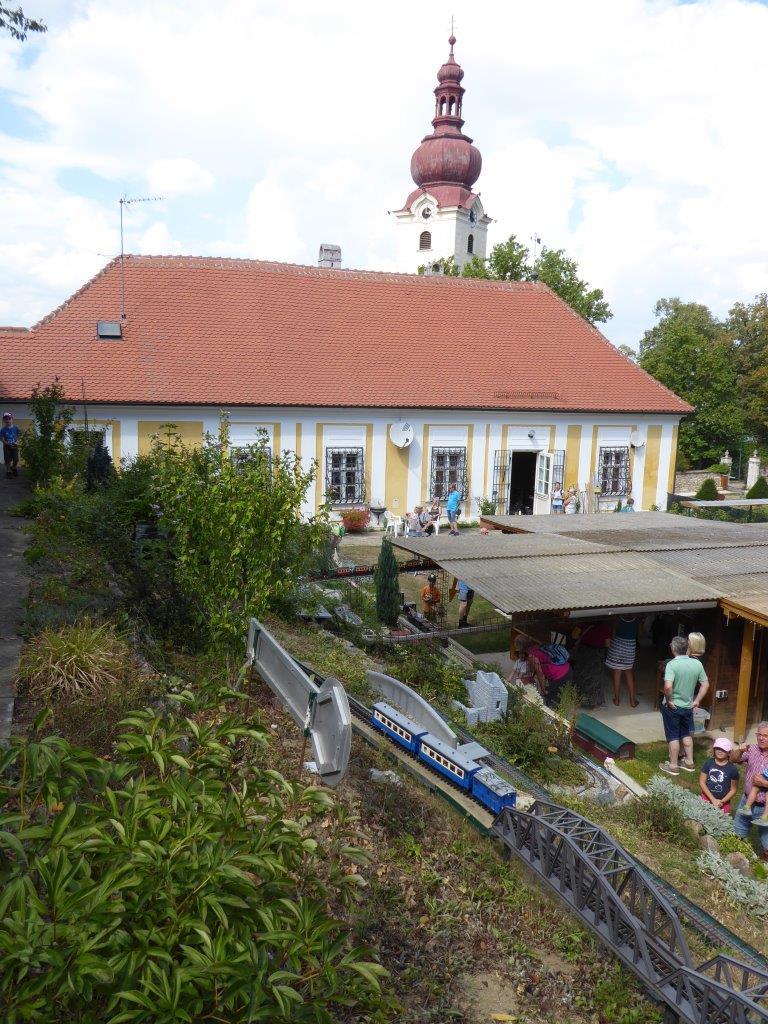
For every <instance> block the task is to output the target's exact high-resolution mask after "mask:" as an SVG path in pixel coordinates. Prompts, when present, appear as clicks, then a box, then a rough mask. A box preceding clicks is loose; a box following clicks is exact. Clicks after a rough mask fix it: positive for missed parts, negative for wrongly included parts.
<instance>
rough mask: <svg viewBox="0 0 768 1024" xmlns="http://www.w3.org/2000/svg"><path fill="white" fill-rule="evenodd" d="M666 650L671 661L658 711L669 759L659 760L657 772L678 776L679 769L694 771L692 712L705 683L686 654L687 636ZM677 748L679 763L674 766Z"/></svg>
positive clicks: (696, 663) (697, 664)
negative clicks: (658, 770)
mask: <svg viewBox="0 0 768 1024" xmlns="http://www.w3.org/2000/svg"><path fill="white" fill-rule="evenodd" d="M669 647H670V650H671V651H672V660H671V661H669V662H668V663H667V667H666V669H665V670H664V700H663V701H662V703H661V708H660V711H661V720H662V722H663V723H664V735H665V736H666V738H667V743H668V744H669V760H667V761H662V763H661V764H660V765H659V769H660V770H661V771H663V772H666V774H667V775H679V774H680V769H681V768H682V769H683V770H684V771H686V772H695V771H696V765H695V764H694V762H693V712H694V711H695V709H696V708H697V707H699V705H700V704H701V702H702V700H703V699H704V696H705V695H706V692H707V690H708V689H709V680H708V679H707V673H706V672H705V671H704V666H703V665H702V664H701V662H700V661H699V660H698V658H692V657H691V656H690V655H689V654H688V638H687V637H685V636H676V637H673V639H672V643H671V644H670V645H669ZM697 686H698V687H699V689H698V693H697V692H696V687H697ZM694 695H695V696H694ZM681 745H682V748H683V761H682V763H681V764H678V759H679V755H680V747H681Z"/></svg>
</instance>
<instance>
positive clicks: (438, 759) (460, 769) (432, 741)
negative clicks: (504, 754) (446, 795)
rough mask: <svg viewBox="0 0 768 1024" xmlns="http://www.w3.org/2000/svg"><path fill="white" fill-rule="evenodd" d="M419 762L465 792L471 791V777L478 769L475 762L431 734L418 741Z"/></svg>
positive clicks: (478, 766)
mask: <svg viewBox="0 0 768 1024" xmlns="http://www.w3.org/2000/svg"><path fill="white" fill-rule="evenodd" d="M419 760H420V761H423V762H424V763H425V764H428V765H429V766H430V768H434V770H435V771H436V772H439V773H440V774H441V775H444V776H445V778H446V779H449V780H450V781H451V782H452V783H453V784H454V786H458V787H459V789H464V790H466V791H467V792H470V791H471V789H472V777H473V775H474V774H475V772H476V771H478V770H479V768H480V765H479V764H478V763H477V761H473V760H472V759H471V758H469V757H466V756H465V755H464V754H462V753H461V751H458V750H454V749H453V747H449V746H448V744H447V743H443V741H442V740H439V739H438V738H437V736H433V735H432V734H431V733H427V734H426V735H425V736H422V737H421V740H420V741H419Z"/></svg>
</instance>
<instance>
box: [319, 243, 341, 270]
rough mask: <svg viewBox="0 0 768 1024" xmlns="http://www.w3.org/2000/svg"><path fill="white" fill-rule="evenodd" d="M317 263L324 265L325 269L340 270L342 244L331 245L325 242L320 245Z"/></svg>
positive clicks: (320, 265)
mask: <svg viewBox="0 0 768 1024" xmlns="http://www.w3.org/2000/svg"><path fill="white" fill-rule="evenodd" d="M317 265H318V267H323V268H324V269H325V270H340V269H341V246H340V245H329V244H328V243H327V242H323V244H322V245H321V246H320V255H319V256H318V258H317Z"/></svg>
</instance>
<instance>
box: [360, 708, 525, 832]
mask: <svg viewBox="0 0 768 1024" xmlns="http://www.w3.org/2000/svg"><path fill="white" fill-rule="evenodd" d="M371 725H372V726H373V727H374V729H378V730H379V732H383V733H384V734H385V735H386V736H388V737H389V738H390V739H391V740H392V741H393V742H394V743H396V744H397V745H398V746H399V747H403V748H404V749H405V750H407V751H408V752H409V753H410V754H413V756H414V757H416V758H418V759H419V761H423V762H424V764H426V765H429V767H430V768H431V769H433V771H436V772H437V773H438V774H439V775H442V776H444V778H446V779H448V781H449V782H451V783H453V785H454V786H456V787H457V788H458V789H461V790H463V791H464V792H465V793H468V794H469V795H470V796H472V797H474V798H475V800H477V801H478V802H479V803H481V804H482V805H483V807H485V808H486V809H487V810H489V811H491V812H492V813H493V814H499V812H500V811H501V809H502V808H503V807H514V806H515V803H516V801H517V793H516V791H515V790H514V789H513V788H512V786H510V785H509V783H508V782H505V781H504V779H502V778H501V776H500V775H497V774H496V772H495V771H494V770H493V769H492V768H488V767H486V766H485V765H482V764H479V763H478V762H477V761H474V760H473V759H472V758H470V757H467V756H466V755H465V754H462V752H461V749H458V750H454V749H453V747H449V746H448V744H447V743H444V742H443V741H442V740H440V739H438V738H437V736H433V735H432V734H431V733H429V732H427V730H426V729H424V728H423V726H420V725H419V724H418V723H417V722H414V721H413V720H412V719H410V718H408V717H407V716H406V715H404V714H402V713H401V712H400V711H398V710H397V709H396V708H393V707H392V706H391V704H386V703H385V702H384V701H380V702H379V703H378V704H374V705H373V710H372V712H371Z"/></svg>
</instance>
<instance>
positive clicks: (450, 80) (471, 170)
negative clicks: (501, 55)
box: [411, 36, 483, 190]
mask: <svg viewBox="0 0 768 1024" xmlns="http://www.w3.org/2000/svg"><path fill="white" fill-rule="evenodd" d="M448 42H449V44H450V47H451V52H450V53H449V55H448V60H447V61H446V62H445V64H443V65H442V67H441V68H440V70H439V71H438V72H437V80H438V85H437V88H436V89H435V116H434V118H433V119H432V127H433V128H434V131H433V132H432V134H431V135H427V136H425V137H424V138H423V139H422V141H421V145H420V146H419V148H418V149H417V150H416V152H415V153H414V154H413V156H412V157H411V176H412V177H413V180H414V181H415V182H416V184H417V185H419V186H422V187H423V186H429V185H460V186H462V187H463V188H466V189H469V190H471V188H472V186H473V185H474V183H475V182H476V181H477V179H478V178H479V177H480V171H481V169H482V166H483V158H482V157H481V155H480V150H479V149H477V148H476V147H475V146H473V145H472V139H470V138H469V136H467V135H464V134H463V132H462V130H461V129H462V128H463V127H464V121H463V119H462V116H461V106H462V100H463V97H464V88H463V86H462V85H461V80H462V78H463V77H464V71H463V69H462V68H461V67H460V65H459V64H457V63H456V59H455V57H454V55H453V47H454V45H455V43H456V38H455V37H454V36H451V37H450V39H449V40H448Z"/></svg>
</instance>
